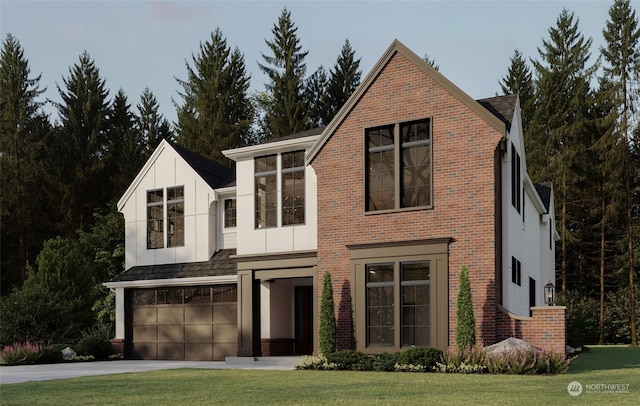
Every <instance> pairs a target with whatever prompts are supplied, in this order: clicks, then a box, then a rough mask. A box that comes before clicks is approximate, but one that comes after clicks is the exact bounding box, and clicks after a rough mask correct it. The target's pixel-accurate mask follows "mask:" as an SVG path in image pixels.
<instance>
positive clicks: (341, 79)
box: [322, 39, 362, 125]
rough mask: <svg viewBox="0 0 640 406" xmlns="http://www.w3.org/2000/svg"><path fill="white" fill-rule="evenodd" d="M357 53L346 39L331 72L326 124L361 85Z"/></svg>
mask: <svg viewBox="0 0 640 406" xmlns="http://www.w3.org/2000/svg"><path fill="white" fill-rule="evenodd" d="M355 54H356V51H354V50H353V48H351V43H350V42H349V40H348V39H346V40H345V41H344V45H343V46H342V51H341V52H340V55H339V56H338V60H337V61H336V63H335V65H333V69H331V71H330V72H329V82H328V83H327V90H326V101H325V102H324V104H325V106H326V107H325V108H326V112H325V115H324V116H323V118H322V121H323V124H324V125H327V124H329V123H330V122H331V120H332V119H333V117H335V115H336V113H337V112H338V110H340V108H342V106H343V105H344V104H345V103H346V101H347V99H349V97H350V96H351V94H352V93H353V92H354V91H355V90H356V88H357V87H358V86H359V85H360V77H361V76H362V71H361V70H360V59H355Z"/></svg>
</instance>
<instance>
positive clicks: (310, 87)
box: [305, 65, 328, 128]
mask: <svg viewBox="0 0 640 406" xmlns="http://www.w3.org/2000/svg"><path fill="white" fill-rule="evenodd" d="M327 82H328V79H327V72H326V71H325V70H324V67H322V65H321V66H320V67H319V68H318V69H317V70H316V71H315V72H314V73H313V75H311V76H310V77H309V79H307V84H306V86H305V98H306V99H307V100H309V107H308V114H309V125H310V126H311V127H314V128H316V127H322V126H324V125H326V124H327V122H325V121H324V119H323V117H325V116H326V111H327V107H328V106H327V105H326V102H327V97H326V96H327Z"/></svg>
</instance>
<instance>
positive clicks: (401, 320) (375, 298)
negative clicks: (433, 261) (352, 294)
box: [365, 261, 431, 347]
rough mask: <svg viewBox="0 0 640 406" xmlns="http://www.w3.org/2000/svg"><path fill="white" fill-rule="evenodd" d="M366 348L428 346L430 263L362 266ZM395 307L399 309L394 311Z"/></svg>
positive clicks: (416, 262) (429, 328)
mask: <svg viewBox="0 0 640 406" xmlns="http://www.w3.org/2000/svg"><path fill="white" fill-rule="evenodd" d="M365 269H366V313H367V315H366V323H367V326H366V337H367V338H366V345H367V347H371V346H374V347H387V346H388V347H393V346H394V345H395V330H396V329H399V330H400V337H399V338H400V346H401V347H412V346H416V345H420V346H422V345H430V341H431V334H430V331H431V326H430V319H431V307H430V300H431V298H430V285H431V283H430V261H410V262H391V263H383V264H369V265H367V266H366V268H365ZM396 303H399V308H398V309H396Z"/></svg>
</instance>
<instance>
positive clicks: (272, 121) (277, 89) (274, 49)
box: [258, 8, 309, 138]
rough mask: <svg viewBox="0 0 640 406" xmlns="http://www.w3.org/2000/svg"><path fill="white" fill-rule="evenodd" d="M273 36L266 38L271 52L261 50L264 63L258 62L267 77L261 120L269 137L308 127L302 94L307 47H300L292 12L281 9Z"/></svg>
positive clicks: (272, 30) (291, 132) (305, 101)
mask: <svg viewBox="0 0 640 406" xmlns="http://www.w3.org/2000/svg"><path fill="white" fill-rule="evenodd" d="M271 32H272V33H273V39H272V40H271V41H268V40H265V42H266V44H267V46H268V47H269V50H270V51H271V55H265V54H264V53H263V54H262V58H263V59H264V61H265V65H263V64H260V63H259V64H258V66H259V67H260V69H261V70H262V71H263V72H264V73H265V74H267V76H268V77H269V83H267V85H266V90H267V93H268V94H269V97H268V98H265V99H264V101H266V102H267V104H266V105H262V106H261V107H262V108H263V109H264V118H263V119H264V122H265V125H266V130H267V131H268V137H269V138H278V137H283V136H285V135H289V134H295V133H298V132H300V131H304V130H307V129H308V121H309V118H308V114H307V108H308V105H309V102H308V100H306V99H305V97H304V93H305V92H304V84H305V82H304V78H305V73H306V70H307V66H306V64H305V62H304V60H305V58H306V56H307V54H308V53H309V52H308V51H302V46H301V45H300V39H299V38H298V34H297V32H298V27H296V26H295V25H294V24H293V22H292V21H291V13H290V12H289V11H288V10H287V9H286V8H285V9H283V10H282V13H281V14H280V17H279V18H278V22H277V23H276V24H274V26H273V28H272V29H271Z"/></svg>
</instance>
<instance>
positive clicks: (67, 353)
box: [62, 347, 78, 360]
mask: <svg viewBox="0 0 640 406" xmlns="http://www.w3.org/2000/svg"><path fill="white" fill-rule="evenodd" d="M76 356H78V353H76V352H75V351H74V350H73V348H71V347H67V348H65V349H63V350H62V359H64V360H70V359H73V357H76Z"/></svg>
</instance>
